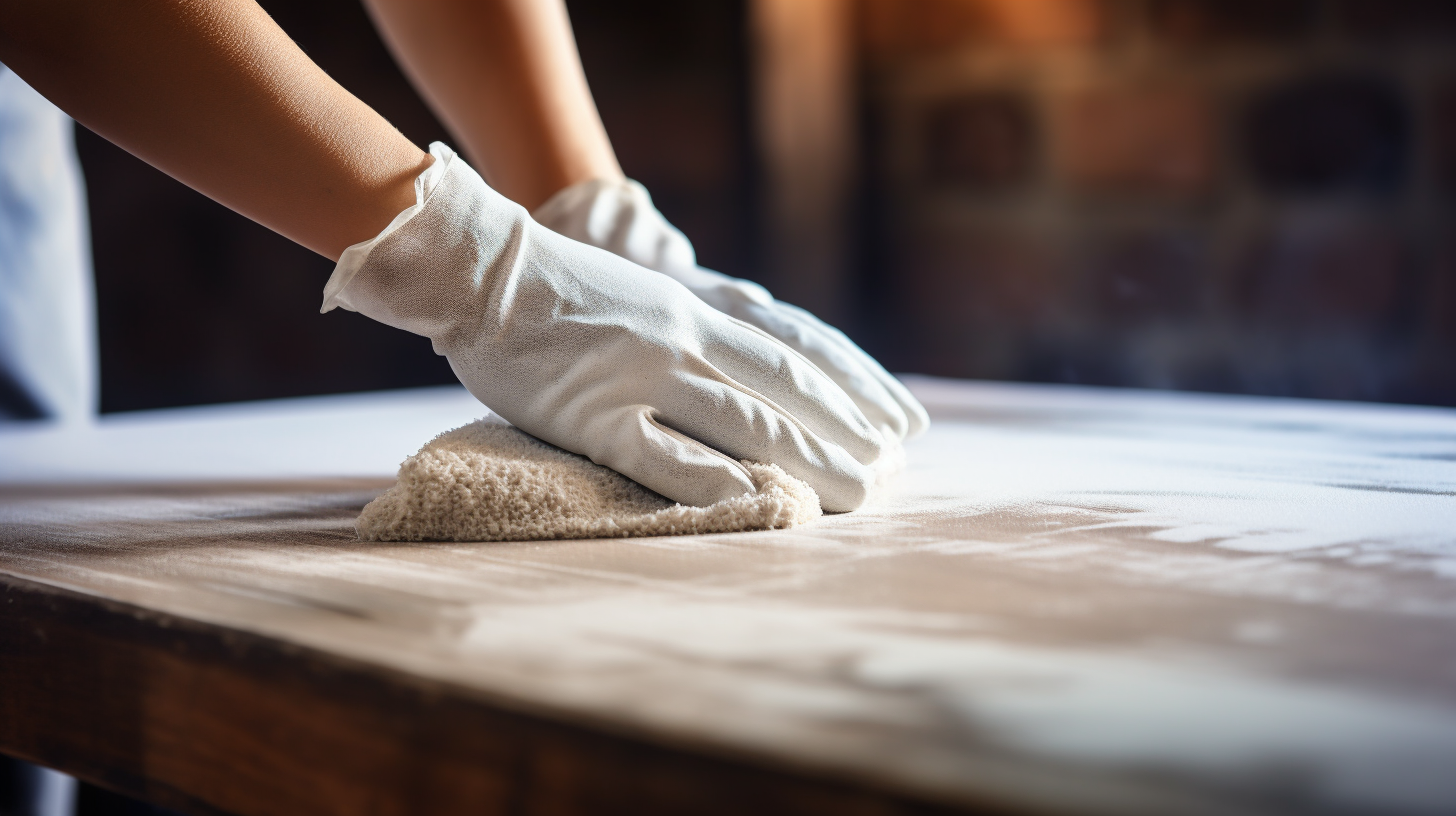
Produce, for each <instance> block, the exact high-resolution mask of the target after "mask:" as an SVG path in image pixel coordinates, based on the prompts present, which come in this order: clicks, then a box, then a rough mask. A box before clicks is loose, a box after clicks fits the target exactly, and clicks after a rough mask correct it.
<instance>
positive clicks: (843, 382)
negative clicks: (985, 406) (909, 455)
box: [531, 179, 930, 440]
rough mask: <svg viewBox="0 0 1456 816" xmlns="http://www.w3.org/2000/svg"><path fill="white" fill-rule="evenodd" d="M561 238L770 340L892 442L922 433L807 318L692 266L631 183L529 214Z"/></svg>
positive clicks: (892, 394)
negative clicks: (673, 284) (652, 274)
mask: <svg viewBox="0 0 1456 816" xmlns="http://www.w3.org/2000/svg"><path fill="white" fill-rule="evenodd" d="M531 215H532V217H533V218H535V219H536V221H537V223H539V224H541V225H542V226H545V227H548V228H550V229H553V230H555V231H557V232H559V233H561V234H562V235H565V236H566V237H568V238H575V239H576V240H578V241H581V242H582V243H585V244H591V245H592V246H595V247H600V248H602V249H605V250H607V251H608V252H613V253H615V254H617V255H620V256H622V257H623V258H626V259H627V260H629V261H632V262H633V263H636V264H640V265H642V266H645V267H647V268H648V269H652V270H656V271H658V272H661V273H662V274H664V275H667V276H668V277H670V278H672V279H673V280H675V281H677V282H678V283H681V284H682V285H684V286H686V287H687V288H688V290H689V291H691V292H692V293H693V294H695V295H697V296H698V297H699V298H702V300H703V302H705V303H707V304H708V305H709V306H712V307H713V308H715V309H717V310H718V311H720V312H723V313H724V314H727V315H732V316H733V317H736V318H738V319H739V320H742V321H744V322H746V323H749V324H750V325H753V326H756V327H758V328H760V329H762V330H763V331H765V332H768V333H769V334H771V335H773V336H774V337H775V338H777V339H778V340H780V341H781V342H783V343H784V344H785V345H787V346H789V347H790V348H792V349H794V350H795V351H798V352H799V353H800V354H803V355H804V356H805V357H807V358H808V359H809V360H811V361H813V363H814V364H815V365H817V366H819V368H821V369H822V370H823V371H824V372H825V373H826V374H828V375H829V376H830V377H832V378H833V379H834V381H835V382H836V383H838V384H839V387H840V388H843V389H844V391H845V392H846V393H848V394H849V395H850V396H851V397H853V398H854V401H855V404H856V405H858V406H859V408H860V410H861V411H863V412H864V414H865V416H866V417H869V419H870V421H871V422H873V423H874V424H875V425H876V426H877V427H878V428H879V429H880V431H881V432H882V433H883V434H884V435H885V436H886V437H887V438H889V439H891V440H900V439H904V438H906V437H907V436H914V435H916V434H919V433H921V432H922V431H924V430H925V429H926V427H927V426H928V425H929V424H930V418H929V417H928V416H927V415H926V413H925V409H924V408H923V407H921V405H920V403H919V402H918V401H916V399H915V397H914V396H912V395H911V394H910V392H909V391H907V390H905V387H904V386H903V385H901V384H900V381H899V380H896V379H895V378H894V376H892V375H891V374H890V373H889V372H887V371H885V369H884V367H883V366H881V365H880V364H879V363H878V362H877V361H876V360H875V359H874V358H873V357H871V356H869V355H868V354H866V353H865V352H864V351H863V350H861V349H860V347H859V346H857V345H855V343H854V341H853V340H850V339H849V338H848V337H846V336H845V335H844V333H843V332H841V331H839V330H838V329H836V328H834V327H833V326H830V325H828V324H827V323H825V322H823V321H822V320H820V319H819V318H817V317H815V316H814V315H812V314H810V313H809V312H807V311H805V310H803V309H800V308H799V307H797V306H791V305H789V304H787V303H784V302H783V301H780V300H775V299H774V298H773V296H772V295H770V294H769V293H768V290H767V289H764V288H763V287H762V286H759V285H758V284H756V283H753V282H752V281H746V280H743V279H741V278H731V277H729V276H727V275H723V274H721V273H718V272H713V271H711V270H708V269H704V268H702V267H700V266H698V265H697V260H696V254H695V253H694V252H693V245H692V244H691V243H690V242H689V241H688V239H687V236H685V235H683V234H682V232H680V231H679V230H678V229H677V228H676V227H674V226H673V225H672V224H669V223H668V222H667V219H666V218H663V216H662V213H660V212H658V211H657V208H656V207H654V206H653V204H652V198H651V196H649V195H648V194H647V189H646V188H645V187H643V186H642V185H641V184H638V183H637V182H635V181H632V180H630V179H592V180H589V181H584V182H581V183H580V184H576V185H573V186H571V187H568V188H566V189H565V190H562V191H561V192H559V193H557V194H556V195H554V196H552V197H551V200H549V201H547V202H546V203H545V204H542V205H541V206H540V207H539V208H537V210H536V211H535V212H534V213H532V214H531Z"/></svg>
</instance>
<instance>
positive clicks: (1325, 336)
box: [859, 0, 1456, 404]
mask: <svg viewBox="0 0 1456 816" xmlns="http://www.w3.org/2000/svg"><path fill="white" fill-rule="evenodd" d="M859 28H860V32H859V36H860V48H861V55H862V59H861V63H862V81H863V83H864V84H863V89H864V99H865V119H866V125H867V127H866V132H867V136H868V138H867V140H866V144H865V158H864V161H865V163H866V166H867V168H868V170H869V173H868V184H869V195H868V196H867V201H868V202H869V204H870V206H869V207H868V209H867V211H868V215H867V221H868V224H867V226H868V229H867V230H865V231H864V233H863V234H864V235H865V236H866V239H865V245H864V247H863V252H862V253H861V254H862V257H863V258H864V259H865V264H864V265H865V269H864V273H865V274H864V278H865V287H866V288H865V295H866V297H865V298H863V300H864V301H865V302H866V303H868V304H873V307H874V308H873V309H871V310H867V314H866V317H867V319H866V321H865V326H866V329H867V331H869V332H870V334H869V337H868V339H869V341H870V342H871V343H872V344H875V345H878V347H879V350H880V351H882V352H883V353H884V355H885V356H886V357H887V358H888V360H889V362H890V363H891V364H892V365H894V366H897V367H900V368H905V369H910V370H921V371H928V372H932V373H938V374H946V375H955V376H975V377H991V378H1004V379H1031V380H1051V381H1070V382H1088V383H1102V384H1114V385H1131V386H1151V387H1166V388H1186V389H1196V390H1218V391H1240V392H1252V393H1264V394H1282V395H1299V396H1315V397H1331V398H1353V399H1377V400H1393V401H1409V402H1431V403H1441V404H1456V361H1453V358H1456V229H1453V227H1456V217H1453V215H1456V3H1453V2H1450V0H1424V1H1423V0H1326V1H1325V2H1319V1H1318V0H861V2H860V7H859ZM876 332H877V333H876Z"/></svg>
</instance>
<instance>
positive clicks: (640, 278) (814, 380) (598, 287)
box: [323, 143, 891, 512]
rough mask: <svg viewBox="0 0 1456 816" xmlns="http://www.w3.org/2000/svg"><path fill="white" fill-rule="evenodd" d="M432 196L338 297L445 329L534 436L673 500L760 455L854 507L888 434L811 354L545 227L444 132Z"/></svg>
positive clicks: (454, 351)
mask: <svg viewBox="0 0 1456 816" xmlns="http://www.w3.org/2000/svg"><path fill="white" fill-rule="evenodd" d="M430 150H431V153H432V155H433V156H434V158H435V161H434V163H433V164H432V165H431V166H430V168H429V169H427V170H426V171H425V172H424V173H423V174H421V176H420V177H419V178H418V179H417V180H416V182H415V194H416V202H415V204H414V205H413V206H411V207H409V208H408V209H406V210H405V211H404V212H402V213H400V214H399V215H398V216H397V217H396V218H395V219H394V221H393V222H392V223H391V224H390V225H389V226H388V227H387V228H386V229H385V230H384V231H383V232H382V233H380V235H379V236H377V237H375V238H374V239H371V240H369V241H366V242H363V243H361V244H356V245H354V246H352V247H350V248H349V249H348V250H346V251H345V252H344V254H343V256H342V257H341V258H340V259H339V263H338V266H337V267H336V268H335V270H334V274H333V276H332V277H331V278H330V279H329V282H328V285H327V286H326V287H325V289H324V305H323V310H324V311H328V310H330V309H332V308H334V307H336V306H342V307H344V308H346V309H351V310H353V311H357V312H362V313H363V314H365V315H368V316H369V317H372V318H374V319H375V320H379V321H381V322H383V323H387V324H389V325H391V326H394V327H396V328H401V329H404V330H406V331H411V332H414V333H416V334H421V335H424V336H426V337H429V338H430V339H431V341H432V342H433V344H434V348H435V351H436V352H437V353H439V354H443V355H444V356H445V357H446V358H447V359H448V360H449V362H450V366H451V368H452V369H453V370H454V372H455V374H456V376H458V377H459V378H460V381H461V382H462V383H464V384H465V386H466V387H467V388H468V389H470V392H471V393H472V394H474V395H475V396H476V397H477V398H478V399H480V401H481V402H483V403H485V404H486V405H487V406H489V407H490V408H491V410H492V411H494V412H495V413H496V414H498V415H499V416H501V417H503V418H504V419H506V420H507V421H509V422H510V423H511V424H512V425H515V426H516V427H518V428H520V429H521V430H523V431H526V432H527V433H529V434H530V435H532V436H535V437H537V438H539V439H541V440H544V441H546V442H549V443H551V444H553V445H556V446H558V447H561V448H564V449H566V450H568V451H571V452H573V453H578V454H581V455H583V456H586V457H588V458H589V459H590V460H591V461H593V462H595V463H597V464H600V465H604V466H606V467H609V468H611V469H612V470H615V471H617V472H618V473H621V474H623V475H625V476H627V477H628V478H630V479H633V480H635V481H637V482H639V483H640V484H642V485H643V486H645V487H647V488H649V489H650V490H652V491H655V492H657V493H659V494H661V495H663V496H665V497H667V498H668V499H671V500H673V501H676V502H680V503H682V504H685V505H690V506H696V507H707V506H710V505H714V504H716V503H718V502H722V501H724V500H727V499H732V498H735V497H739V496H742V495H744V494H747V493H753V492H755V491H756V490H757V487H756V483H755V480H754V479H755V477H754V475H753V473H752V472H750V470H749V469H748V468H747V467H746V466H745V465H743V464H742V463H743V462H744V461H752V462H763V463H771V464H773V465H777V466H778V467H780V468H782V470H783V471H784V472H785V473H787V474H788V475H790V476H793V477H795V478H797V479H800V480H802V481H803V482H805V483H807V484H808V485H809V486H810V487H811V488H812V489H813V490H814V491H815V493H817V494H818V496H819V500H820V502H821V504H822V506H823V509H825V510H827V511H831V512H842V511H847V510H853V509H854V508H856V507H858V506H859V505H860V504H862V503H863V502H864V501H865V498H866V495H867V492H868V490H869V488H870V486H871V485H872V484H873V482H874V480H875V476H874V472H873V469H872V467H871V465H873V464H874V463H875V462H876V461H877V460H879V459H880V458H881V455H882V453H884V452H885V450H886V449H888V448H889V447H891V446H890V444H889V443H888V442H887V441H886V439H885V437H884V436H883V435H882V434H881V433H880V432H879V430H877V428H876V427H875V426H874V425H872V424H871V422H870V421H869V420H868V419H867V418H866V417H865V416H864V414H863V413H861V411H860V409H859V408H858V407H857V406H856V404H855V402H854V401H853V400H852V399H851V398H850V397H849V396H848V395H847V394H845V392H844V391H843V390H841V389H840V387H839V386H838V385H837V384H836V383H835V381H834V380H832V379H831V378H830V377H829V376H827V375H826V374H825V373H824V372H823V371H821V370H820V369H819V368H818V367H817V366H815V365H814V364H813V363H811V362H809V361H808V360H806V359H805V358H804V357H803V356H801V355H800V354H799V353H798V352H796V351H794V350H793V349H791V348H789V347H788V346H786V345H785V344H783V343H781V342H779V341H778V340H775V339H774V338H773V337H771V336H769V335H768V334H766V333H764V332H763V331H761V330H760V329H757V328H754V327H753V326H750V325H748V324H747V323H745V322H742V321H740V320H735V319H733V318H732V317H729V316H727V315H725V314H724V313H722V312H719V311H717V310H714V309H712V308H710V307H709V306H707V305H706V304H705V303H704V302H703V301H701V300H699V299H698V298H696V297H694V296H693V294H692V293H690V292H689V291H688V290H687V289H685V288H684V287H683V286H682V285H680V284H679V283H677V282H676V281H674V280H672V279H670V278H668V277H666V276H663V275H660V274H657V273H655V272H652V271H649V270H647V269H644V268H642V267H640V266H638V265H637V264H634V263H631V262H629V261H627V260H624V259H623V258H620V257H618V256H616V255H613V254H612V253H609V252H606V251H603V250H601V249H597V248H594V247H590V246H587V245H585V244H582V243H579V242H577V241H574V240H571V239H569V238H566V237H563V236H561V235H559V234H557V233H555V232H553V231H551V230H549V229H546V228H544V227H542V226H541V225H539V224H537V223H536V222H535V221H533V220H532V219H531V217H530V216H529V215H528V214H527V213H526V211H525V210H524V209H522V208H521V207H520V206H519V205H517V204H515V203H513V202H511V201H509V200H508V199H506V198H504V197H503V196H501V195H500V194H499V193H497V192H495V191H494V190H492V189H491V188H490V187H489V186H487V185H486V183H485V182H484V180H482V179H481V178H480V176H479V175H478V174H477V173H476V172H475V171H474V170H473V169H471V168H470V166H469V165H468V164H466V163H465V161H464V160H462V159H460V158H459V157H457V156H456V155H455V154H454V153H453V152H452V151H451V150H450V149H449V148H447V147H445V146H444V145H442V144H439V143H435V144H433V145H431V148H430Z"/></svg>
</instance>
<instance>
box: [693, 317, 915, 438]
mask: <svg viewBox="0 0 1456 816" xmlns="http://www.w3.org/2000/svg"><path fill="white" fill-rule="evenodd" d="M720 319H722V320H724V321H727V322H729V323H731V324H732V325H728V326H724V327H723V329H724V330H723V331H722V332H721V333H720V335H719V337H718V342H710V343H705V344H704V347H703V354H704V356H705V357H706V359H707V362H708V363H709V364H710V365H711V366H713V367H714V368H715V369H717V370H718V371H720V372H721V373H722V374H724V375H726V376H727V378H728V379H730V380H732V381H733V382H736V383H738V384H740V385H742V386H744V387H746V388H747V389H748V390H750V391H752V392H753V393H754V394H755V395H756V396H757V398H759V399H761V400H763V401H764V402H766V403H768V404H770V405H772V406H773V407H774V408H776V409H777V410H778V411H779V412H781V413H783V414H785V415H787V416H789V417H792V418H793V419H794V420H795V421H797V422H798V423H800V424H801V425H802V426H803V427H804V428H805V429H806V430H807V431H808V432H809V434H811V435H812V436H816V437H818V438H820V439H822V440H824V441H825V442H827V443H830V444H831V445H835V446H838V447H839V448H842V449H843V450H845V451H846V452H848V453H849V455H850V456H853V457H854V458H855V459H856V460H857V461H859V462H860V463H861V464H866V465H868V464H871V463H873V462H875V461H876V460H878V459H879V458H880V456H881V455H882V454H883V453H884V451H885V449H886V447H887V446H888V445H887V442H886V439H885V437H884V436H883V435H882V434H881V433H880V432H879V430H878V429H877V428H876V427H875V425H873V424H872V423H871V422H870V421H869V419H868V418H867V417H865V415H864V412H862V411H861V410H860V409H859V406H858V405H856V404H855V402H854V400H853V399H851V398H850V396H849V395H848V394H846V393H845V392H844V390H843V389H842V388H840V387H839V385H838V384H836V383H835V382H834V380H833V379H832V378H830V377H829V376H828V375H827V374H825V373H824V372H823V371H821V370H820V369H819V367H818V366H817V365H815V364H814V363H812V362H810V361H809V360H808V359H806V358H805V357H804V356H803V355H802V354H800V353H799V352H797V351H795V350H794V349H792V348H790V347H789V346H788V345H786V344H785V343H782V342H780V341H779V340H778V339H776V338H774V337H773V336H772V335H770V334H768V333H767V332H765V331H763V330H762V329H760V328H758V327H756V326H752V325H750V324H748V323H745V322H743V321H740V320H738V319H736V318H732V317H728V316H726V315H722V316H720ZM710 378H711V377H710Z"/></svg>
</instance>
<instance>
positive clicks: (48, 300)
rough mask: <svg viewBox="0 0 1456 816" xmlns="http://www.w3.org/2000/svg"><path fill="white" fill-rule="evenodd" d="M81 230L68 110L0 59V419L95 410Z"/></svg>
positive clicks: (92, 318)
mask: <svg viewBox="0 0 1456 816" xmlns="http://www.w3.org/2000/svg"><path fill="white" fill-rule="evenodd" d="M96 401H97V366H96V309H95V294H94V285H93V283H92V277H91V242H90V229H89V227H88V224H87V218H86V196H85V190H84V188H83V184H82V180H81V166H80V164H79V162H78V161H77V160H76V147H75V138H74V129H73V125H72V123H71V119H70V118H69V117H68V116H66V114H64V113H62V112H61V111H60V109H59V108H57V107H56V106H55V105H52V104H51V103H50V102H48V101H46V99H45V97H43V96H41V95H40V94H38V93H36V92H35V90H33V89H32V88H31V87H30V86H29V85H27V84H25V82H23V81H22V80H21V79H20V77H18V76H16V75H15V72H14V71H11V70H10V69H8V68H5V67H4V66H0V421H4V420H6V419H41V418H47V419H53V420H60V421H64V422H85V421H89V420H91V419H92V418H93V417H94V416H95V414H96Z"/></svg>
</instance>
